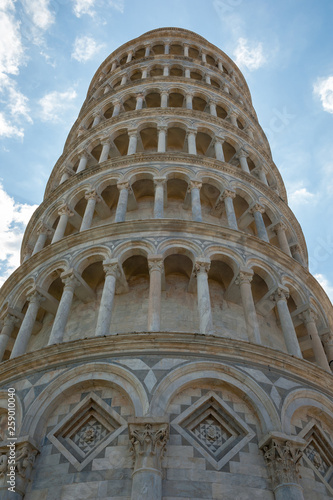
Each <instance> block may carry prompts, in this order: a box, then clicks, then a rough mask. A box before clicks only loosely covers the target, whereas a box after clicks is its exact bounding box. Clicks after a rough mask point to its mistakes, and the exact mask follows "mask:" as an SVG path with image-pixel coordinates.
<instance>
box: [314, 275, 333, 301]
mask: <svg viewBox="0 0 333 500" xmlns="http://www.w3.org/2000/svg"><path fill="white" fill-rule="evenodd" d="M314 277H315V278H316V280H317V281H318V283H319V284H320V285H321V286H322V287H323V289H324V290H325V292H326V293H327V295H328V296H329V298H330V300H331V302H332V303H333V285H332V284H331V283H330V282H329V281H328V279H327V278H326V276H324V275H323V274H320V273H318V274H315V275H314Z"/></svg>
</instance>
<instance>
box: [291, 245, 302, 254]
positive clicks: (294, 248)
mask: <svg viewBox="0 0 333 500" xmlns="http://www.w3.org/2000/svg"><path fill="white" fill-rule="evenodd" d="M290 250H291V251H292V252H298V253H300V251H301V247H300V246H299V244H298V243H294V244H293V245H290Z"/></svg>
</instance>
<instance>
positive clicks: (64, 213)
mask: <svg viewBox="0 0 333 500" xmlns="http://www.w3.org/2000/svg"><path fill="white" fill-rule="evenodd" d="M58 214H59V215H60V219H59V222H58V225H57V229H56V230H55V231H54V235H53V238H52V242H51V243H56V242H57V241H59V240H61V238H63V237H64V234H65V231H66V226H67V222H68V219H69V217H73V215H74V213H73V212H72V211H71V210H70V209H69V207H68V206H67V205H63V206H62V207H61V208H60V210H59V212H58Z"/></svg>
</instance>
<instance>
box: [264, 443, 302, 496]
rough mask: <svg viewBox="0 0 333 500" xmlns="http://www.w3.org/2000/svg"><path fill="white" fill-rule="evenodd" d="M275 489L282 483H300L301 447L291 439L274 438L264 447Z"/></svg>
mask: <svg viewBox="0 0 333 500" xmlns="http://www.w3.org/2000/svg"><path fill="white" fill-rule="evenodd" d="M263 451H264V458H265V461H266V464H267V467H268V471H269V475H270V476H271V479H272V485H273V489H275V488H277V487H278V486H281V485H282V484H290V483H296V484H297V483H298V471H299V465H300V464H299V462H300V459H301V457H302V454H303V450H302V449H301V447H300V446H299V445H297V444H295V443H292V442H291V441H287V440H277V439H274V438H273V439H272V440H271V441H270V443H269V444H268V445H267V446H265V447H264V448H263Z"/></svg>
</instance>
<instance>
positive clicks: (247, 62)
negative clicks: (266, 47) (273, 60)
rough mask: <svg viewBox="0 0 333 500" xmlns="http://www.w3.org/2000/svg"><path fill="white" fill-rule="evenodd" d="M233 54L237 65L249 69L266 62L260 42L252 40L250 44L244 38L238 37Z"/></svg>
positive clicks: (258, 66)
mask: <svg viewBox="0 0 333 500" xmlns="http://www.w3.org/2000/svg"><path fill="white" fill-rule="evenodd" d="M234 56H235V62H236V64H237V65H238V66H240V67H243V68H244V67H245V68H247V69H249V70H250V71H253V70H255V69H258V68H260V67H261V66H263V65H264V64H265V63H266V62H267V59H266V57H265V55H264V51H263V47H262V43H260V42H258V43H255V42H253V43H252V46H251V45H250V42H249V40H247V39H246V38H239V39H238V42H237V47H236V49H235V50H234Z"/></svg>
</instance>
